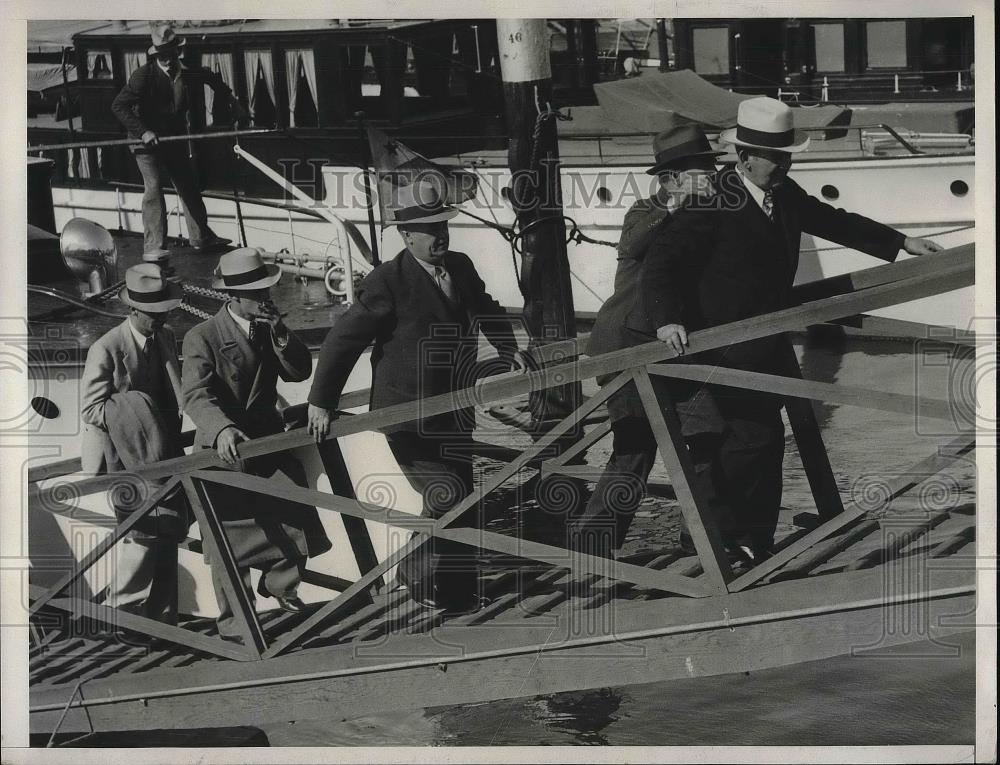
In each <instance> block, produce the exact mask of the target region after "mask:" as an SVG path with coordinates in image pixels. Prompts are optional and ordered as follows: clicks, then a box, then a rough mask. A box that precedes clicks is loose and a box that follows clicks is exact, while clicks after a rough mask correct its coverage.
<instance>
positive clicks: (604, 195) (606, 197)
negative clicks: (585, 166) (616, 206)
mask: <svg viewBox="0 0 1000 765" xmlns="http://www.w3.org/2000/svg"><path fill="white" fill-rule="evenodd" d="M597 198H598V199H600V200H601V201H602V202H603V203H604V204H607V203H608V202H610V201H611V192H610V191H608V189H607V187H606V186H601V187H599V188H598V189H597Z"/></svg>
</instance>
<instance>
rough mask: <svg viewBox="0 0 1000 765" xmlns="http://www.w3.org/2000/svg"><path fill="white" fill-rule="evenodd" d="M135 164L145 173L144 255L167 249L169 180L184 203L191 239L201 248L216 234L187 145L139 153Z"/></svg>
mask: <svg viewBox="0 0 1000 765" xmlns="http://www.w3.org/2000/svg"><path fill="white" fill-rule="evenodd" d="M135 162H136V164H137V165H138V166H139V172H140V173H141V174H142V185H143V193H142V231H143V252H152V251H153V250H158V249H162V248H164V246H165V245H166V238H167V203H166V200H165V198H164V196H163V181H164V180H165V179H169V180H170V182H171V183H173V185H174V188H175V189H176V190H177V196H178V197H180V200H181V209H182V210H183V211H184V219H185V221H186V222H187V228H188V239H189V240H190V242H191V245H192V246H193V247H200V246H202V245H203V244H204V243H205V242H207V241H208V240H210V239H212V238H213V237H214V236H215V234H214V233H213V232H212V229H211V228H209V225H208V213H207V212H206V210H205V202H204V201H203V200H202V198H201V191H200V190H199V189H198V182H197V180H196V179H195V176H194V172H193V171H192V168H191V161H190V159H189V158H188V156H187V153H186V152H185V151H184V142H183V141H178V142H176V143H169V144H160V145H159V146H156V147H154V148H153V149H151V150H150V151H148V152H137V153H136V154H135Z"/></svg>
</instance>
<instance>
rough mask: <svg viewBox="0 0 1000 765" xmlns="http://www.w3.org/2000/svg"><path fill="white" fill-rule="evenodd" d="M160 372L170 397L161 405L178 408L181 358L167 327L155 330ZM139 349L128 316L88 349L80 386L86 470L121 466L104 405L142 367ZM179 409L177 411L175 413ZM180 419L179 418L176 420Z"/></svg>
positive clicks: (123, 390) (125, 388)
mask: <svg viewBox="0 0 1000 765" xmlns="http://www.w3.org/2000/svg"><path fill="white" fill-rule="evenodd" d="M156 339H157V342H158V343H159V351H160V358H161V359H162V360H163V372H162V373H163V374H165V375H166V376H167V380H168V382H169V383H170V384H169V385H168V386H166V387H167V389H168V390H169V391H170V392H171V395H172V397H173V400H172V401H165V402H162V404H161V407H162V408H163V409H174V408H176V409H178V410H179V408H180V402H181V374H180V362H179V361H178V359H177V341H176V339H175V338H174V332H173V330H172V329H170V327H168V326H164V327H163V328H162V329H160V331H159V332H157V333H156ZM144 363H145V360H144V358H143V355H142V349H141V348H140V347H139V344H138V343H137V342H136V339H135V336H134V335H133V334H132V330H131V328H130V327H129V319H125V321H123V322H122V323H121V324H119V325H118V326H117V327H115V328H114V329H112V330H111V331H109V332H107V333H106V334H104V335H103V336H102V337H101V338H100V339H98V340H97V342H96V343H94V344H93V345H92V346H91V347H90V350H89V351H88V352H87V363H86V366H85V367H84V370H83V379H82V380H81V383H82V389H83V400H82V409H81V412H80V419H81V420H82V421H83V442H82V450H83V451H82V454H81V460H80V462H81V468H82V469H83V471H84V472H86V473H102V472H106V471H108V470H117V469H120V468H121V464H120V463H121V460H120V459H119V458H118V454H117V451H116V450H115V446H114V444H113V443H112V441H111V438H110V437H109V436H108V428H107V424H106V423H105V414H104V409H105V406H106V405H107V403H108V401H110V400H111V397H112V396H114V395H116V394H119V393H127V392H129V391H131V390H132V389H133V380H136V379H138V378H139V375H140V373H141V372H143V371H144V370H142V369H140V365H141V364H144ZM179 414H180V412H179V411H178V415H179ZM178 422H179V420H178Z"/></svg>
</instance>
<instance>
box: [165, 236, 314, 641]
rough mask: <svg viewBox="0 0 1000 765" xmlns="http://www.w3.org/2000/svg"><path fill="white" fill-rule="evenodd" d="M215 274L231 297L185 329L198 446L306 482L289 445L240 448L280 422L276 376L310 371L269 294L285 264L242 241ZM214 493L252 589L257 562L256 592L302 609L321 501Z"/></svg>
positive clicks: (217, 572)
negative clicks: (247, 452) (246, 454)
mask: <svg viewBox="0 0 1000 765" xmlns="http://www.w3.org/2000/svg"><path fill="white" fill-rule="evenodd" d="M215 277H216V278H215V280H214V281H213V282H212V287H213V288H214V289H217V290H221V291H223V292H226V293H227V294H228V295H229V302H228V303H226V304H225V305H224V306H222V308H220V309H219V312H218V313H216V314H215V316H213V317H212V318H211V319H207V320H206V321H203V322H202V323H201V324H198V325H197V326H195V327H193V328H192V329H191V330H190V331H189V332H188V333H187V335H185V336H184V347H183V351H184V367H183V374H182V377H183V387H184V410H185V411H186V412H187V414H188V415H189V416H190V417H191V420H192V421H193V422H194V424H195V427H196V428H197V433H196V434H195V441H194V443H195V448H203V449H215V450H216V452H217V453H218V455H219V459H220V460H222V462H223V463H225V464H226V465H227V466H229V469H231V470H238V471H240V472H245V473H250V474H252V475H257V476H264V477H267V478H277V480H289V481H292V482H294V483H296V484H299V485H305V473H304V471H303V469H302V465H301V464H300V463H299V462H298V461H297V460H296V459H295V458H294V457H292V456H291V455H289V454H286V453H275V454H268V455H264V456H260V457H253V458H249V459H246V460H244V459H242V458H241V457H240V453H239V444H240V443H241V442H243V441H246V440H248V439H252V438H261V437H262V436H269V435H272V434H274V433H280V432H282V431H283V430H284V426H283V422H282V418H281V415H280V414H279V413H278V410H277V408H276V403H277V398H278V391H277V381H278V378H279V377H280V378H281V379H282V380H285V381H286V382H302V381H303V380H306V379H308V378H309V374H310V373H311V372H312V357H311V355H310V354H309V349H308V348H306V346H305V345H304V344H303V343H302V341H301V340H300V339H299V338H298V337H297V336H296V335H295V333H294V332H292V331H291V330H290V329H289V328H288V327H287V326H286V325H285V323H284V321H283V320H282V314H281V313H280V312H279V310H278V308H277V307H276V306H275V305H274V303H273V302H271V292H270V290H271V287H273V286H274V285H275V284H277V283H278V281H279V280H280V279H281V271H280V270H279V269H278V267H277V266H275V265H268V264H265V263H264V259H263V257H262V256H261V252H260V250H258V249H256V248H254V247H242V248H239V249H236V250H232V251H231V252H228V253H226V254H225V255H223V256H222V257H221V258H220V260H219V265H218V268H216V271H215ZM279 474H280V475H279ZM211 494H212V498H213V506H214V507H215V508H216V510H217V512H218V514H219V517H220V519H221V521H222V525H223V528H224V530H225V533H226V537H227V538H228V540H229V543H230V545H231V546H232V548H233V554H234V556H235V558H236V563H237V566H238V568H239V569H240V573H241V577H242V580H243V586H244V587H246V588H247V592H248V593H250V567H251V566H254V567H258V568H260V569H261V571H262V573H261V577H260V581H259V583H258V586H257V592H258V593H260V594H261V595H263V596H264V597H269V596H271V597H274V598H275V599H276V600H277V602H278V605H279V606H280V607H281V608H282V609H283V610H285V611H289V612H299V611H302V610H303V609H304V608H305V607H306V606H305V604H304V603H303V602H302V600H300V599H299V597H298V594H297V593H298V586H299V583H300V582H301V580H302V573H303V571H304V569H305V563H306V559H307V558H309V557H314V556H316V555H319V554H321V553H323V552H326V551H327V550H328V549H330V541H329V539H327V537H326V534H325V532H324V530H323V526H322V524H321V522H320V520H319V516H318V514H317V512H316V509H315V508H312V507H305V506H304V505H300V504H297V503H294V502H287V501H285V500H280V499H276V498H273V497H270V496H266V495H261V494H254V493H252V492H247V491H244V490H241V489H237V488H230V487H212V488H211ZM210 563H212V580H213V582H214V584H215V594H216V598H217V599H218V601H219V610H220V615H219V618H218V627H219V634H220V635H222V636H224V637H226V638H235V637H237V636H238V634H239V633H238V626H237V623H236V621H235V619H234V615H233V610H232V605H231V604H230V602H229V598H228V596H227V595H226V592H225V589H224V587H223V582H224V581H225V579H224V577H225V576H226V573H225V569H224V568H223V567H222V565H221V563H219V562H218V561H210ZM250 597H251V600H252V599H253V595H252V593H251V595H250Z"/></svg>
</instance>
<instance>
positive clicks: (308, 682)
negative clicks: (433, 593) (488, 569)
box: [30, 571, 974, 730]
mask: <svg viewBox="0 0 1000 765" xmlns="http://www.w3.org/2000/svg"><path fill="white" fill-rule="evenodd" d="M884 576H885V573H884V572H881V571H868V572H864V575H863V576H860V578H859V575H846V576H845V577H837V578H836V579H837V581H835V582H828V583H823V587H822V588H821V590H822V591H820V590H817V588H816V586H815V583H814V582H793V583H788V584H786V585H775V588H776V589H777V590H780V592H778V593H775V594H774V596H776V597H778V598H780V599H781V601H782V602H783V603H785V610H783V611H775V610H774V597H772V596H770V594H768V595H769V597H767V598H759V599H750V598H746V597H742V598H740V599H739V602H737V601H735V600H733V599H732V598H731V597H730V596H723V598H722V602H725V603H727V611H728V618H727V616H726V615H724V614H722V613H721V609H720V608H719V606H720V605H721V603H712V604H711V612H710V613H711V614H712V615H711V616H708V618H707V619H706V620H703V621H697V620H694V619H692V618H691V617H692V615H691V614H689V613H688V614H683V617H684V618H685V619H686V620H687V621H685V623H684V624H683V625H680V626H676V627H675V626H661V625H663V624H670V621H671V620H670V619H669V616H668V617H667V618H666V619H665V620H664V621H663V622H660V623H657V624H658V626H657V627H655V628H651V629H640V630H634V631H633V630H632V629H630V628H629V627H628V626H627V624H626V620H625V619H624V614H622V616H623V619H622V620H620V621H619V622H618V623H617V624H616V626H620V627H621V630H620V631H617V630H616V633H615V634H608V635H602V636H601V637H595V638H590V637H586V638H581V639H570V640H560V641H557V642H554V643H552V644H545V643H544V642H543V641H544V636H545V634H546V633H547V632H550V631H551V628H549V627H545V628H543V630H528V629H526V627H520V628H519V631H520V632H522V633H525V634H530V636H531V638H532V640H533V642H530V643H529V644H520V643H518V644H501V647H500V648H495V647H494V648H492V649H490V648H482V649H480V648H476V647H473V646H471V645H470V646H468V647H467V648H468V650H466V651H465V652H462V653H458V654H455V655H453V656H451V655H449V656H441V655H440V651H439V653H438V654H426V653H424V654H420V653H419V652H418V649H414V650H413V651H412V652H410V653H409V656H416V657H418V658H415V659H409V660H405V659H404V660H400V661H391V662H382V663H378V662H377V661H373V662H371V663H364V662H359V661H357V659H356V658H355V659H354V660H353V662H352V664H351V666H349V667H345V668H343V669H338V668H337V662H336V661H333V660H332V657H334V656H337V655H340V656H345V657H346V656H355V657H356V653H355V647H354V646H344V647H341V648H331V649H319V650H317V651H311V652H309V655H308V656H303V655H301V654H296V655H294V656H288V657H283V659H281V660H276V661H274V662H259V663H251V664H247V665H244V666H245V667H246V668H247V670H250V671H248V672H246V673H244V674H242V675H241V676H240V677H239V678H238V679H234V678H232V677H231V672H230V673H220V672H219V670H220V669H223V667H218V666H215V667H212V666H204V667H201V666H199V667H196V668H193V669H192V670H191V671H189V672H188V673H183V672H177V671H172V672H157V671H155V670H154V671H151V672H149V673H145V674H144V675H143V676H142V677H143V679H144V681H145V684H144V687H143V688H142V690H141V692H140V691H136V690H129V689H128V687H127V686H124V685H123V680H124V679H123V678H119V679H111V680H108V681H101V682H100V683H94V684H91V685H90V686H88V692H87V698H86V699H82V700H81V699H77V700H74V701H73V702H72V703H71V704H69V706H68V709H69V713H68V714H67V717H66V725H67V730H74V729H75V728H76V726H78V725H84V724H86V722H87V720H88V719H89V720H90V721H91V722H92V723H93V725H94V727H95V728H96V729H97V730H106V729H109V728H113V727H117V728H118V729H129V730H142V729H147V728H150V727H161V728H162V727H164V726H170V727H191V725H192V724H195V723H193V721H194V720H195V719H200V722H199V723H197V724H200V725H203V726H204V725H212V726H222V725H234V724H241V723H242V722H243V721H245V720H248V719H249V718H250V715H252V716H253V720H254V722H255V724H258V725H259V724H262V723H265V722H269V721H272V720H273V721H280V720H287V719H288V718H289V717H293V718H294V719H299V720H304V719H313V718H317V719H319V718H322V719H331V718H336V717H338V716H341V715H343V716H357V715H364V714H370V713H374V712H382V713H384V712H386V711H389V710H392V709H407V708H412V707H413V706H425V705H435V704H455V703H474V702H479V701H485V700H490V699H495V698H510V697H520V696H527V695H537V694H546V693H553V692H557V691H560V690H573V689H580V688H587V687H604V686H608V685H622V684H629V683H644V682H652V681H656V680H663V679H670V678H674V677H690V676H699V675H712V674H724V673H725V674H727V673H733V672H742V671H745V670H746V669H747V668H764V667H771V666H780V665H784V664H794V663H799V662H802V661H807V660H811V659H820V658H825V657H828V656H835V655H841V654H844V653H846V652H848V651H849V650H850V648H851V646H852V645H854V646H856V645H857V644H858V642H859V640H861V641H862V642H864V641H875V640H880V644H881V645H883V646H888V645H893V644H897V643H901V642H907V641H912V640H914V639H925V638H926V637H939V636H943V635H946V634H949V633H951V634H953V633H954V632H960V631H968V630H969V629H971V627H970V626H969V625H962V624H955V623H954V620H951V622H949V620H948V619H949V616H950V615H953V614H958V613H962V612H964V611H965V610H966V609H968V608H969V607H971V605H972V604H973V603H974V583H973V572H971V571H969V572H962V573H961V574H959V572H954V571H949V572H940V580H938V581H936V582H935V585H936V586H935V588H934V589H919V588H916V589H912V588H913V584H912V583H909V584H908V586H906V585H904V586H906V589H903V590H901V591H900V592H898V593H893V594H890V595H887V593H886V592H885V579H884ZM935 576H937V574H936V575H935ZM894 581H895V580H894ZM907 581H908V580H907ZM802 585H808V586H807V587H803V586H802ZM769 589H770V588H769ZM751 594H754V593H746V594H745V595H751ZM763 594H765V593H761V595H763ZM842 598H844V599H846V600H843V601H842V600H841V599H842ZM685 602H686V603H688V604H695V605H700V606H702V607H704V606H706V605H708V604H706V603H705V602H704V601H685ZM744 602H745V607H744V606H743V603H744ZM914 603H921V604H926V606H925V607H922V608H921V609H920V610H921V614H922V616H925V617H926V619H925V621H926V623H927V624H928V625H929V628H930V629H931V630H932V633H931V634H918V635H913V634H912V633H911V631H907V630H896V631H892V632H890V633H886V632H885V629H884V628H885V623H886V622H885V620H886V618H887V617H892V618H895V619H900V620H902V621H901V623H906V620H907V618H908V617H907V612H909V614H910V615H911V617H912V612H913V610H914V608H913V604H914ZM765 604H766V605H765ZM643 606H644V608H645V609H646V610H647V611H648V610H659V611H662V612H663V613H664V614H668V615H669V614H670V613H671V609H674V608H675V607H676V601H671V602H669V603H664V604H663V605H662V606H659V607H657V604H652V603H647V604H643ZM762 607H763V609H764V610H763V612H762V611H761V608H762ZM706 616H707V615H706ZM654 623H656V622H654ZM464 631H465V632H466V633H472V634H475V633H477V632H479V631H478V630H464ZM487 632H488V630H487ZM450 637H451V635H450V633H449V632H447V629H446V627H442V629H441V630H440V631H436V632H435V633H434V634H433V635H423V636H406V637H404V638H403V639H402V640H401V641H400V643H399V645H400V646H402V645H414V646H418V645H419V646H429V645H432V644H434V643H435V642H437V643H438V644H440V641H444V640H448V639H449V638H450ZM699 638H702V639H701V640H699ZM495 640H496V638H495V637H491V636H489V635H487V634H485V633H484V634H483V642H482V645H483V646H486V645H489V644H490V643H489V642H487V641H493V642H492V644H493V646H496V645H497V643H496V642H495ZM624 646H633V647H634V648H635V649H637V650H635V651H631V652H625V651H623V650H622V649H623V647H624ZM693 648H696V649H697V650H693ZM345 652H346V653H345ZM324 655H327V656H329V657H331V658H325V656H324ZM396 655H401V654H399V653H398V651H397V652H396ZM442 668H443V669H446V670H447V671H442ZM194 680H197V681H198V682H197V684H192V681H194ZM192 693H198V694H199V704H197V705H192V704H191V703H190V696H191V694H192ZM140 698H141V699H143V700H144V703H143V704H137V703H134V702H135V701H136V700H138V699H140ZM66 702H67V698H66V695H65V694H62V695H60V694H57V693H55V692H45V693H41V692H40V693H35V694H33V696H32V699H31V706H30V710H31V715H32V727H33V729H35V730H45V729H46V727H45V726H48V727H47V729H48V730H51V729H52V727H54V724H55V719H56V717H57V716H58V715H59V714H61V712H62V710H63V707H65V706H66Z"/></svg>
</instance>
